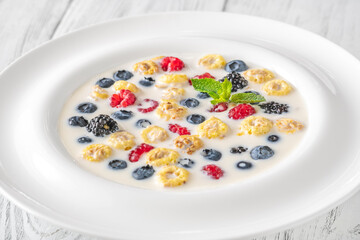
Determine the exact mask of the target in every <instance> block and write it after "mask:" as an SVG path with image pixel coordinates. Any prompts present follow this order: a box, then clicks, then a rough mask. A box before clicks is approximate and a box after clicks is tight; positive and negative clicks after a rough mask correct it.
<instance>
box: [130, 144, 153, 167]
mask: <svg viewBox="0 0 360 240" xmlns="http://www.w3.org/2000/svg"><path fill="white" fill-rule="evenodd" d="M152 149H154V147H153V146H151V145H149V144H146V143H142V144H140V145H139V146H137V147H136V148H135V149H134V150H132V151H131V152H130V154H129V161H130V162H137V161H139V159H140V157H141V155H142V154H143V153H147V152H149V151H150V150H152Z"/></svg>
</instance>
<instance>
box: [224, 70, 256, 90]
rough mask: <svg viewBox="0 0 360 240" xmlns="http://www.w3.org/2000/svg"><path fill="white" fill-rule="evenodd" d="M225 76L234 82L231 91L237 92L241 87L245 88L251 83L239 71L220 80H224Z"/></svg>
mask: <svg viewBox="0 0 360 240" xmlns="http://www.w3.org/2000/svg"><path fill="white" fill-rule="evenodd" d="M225 78H227V79H228V80H229V81H230V82H231V84H232V88H231V92H236V91H237V90H239V89H243V88H244V87H246V86H247V85H248V84H249V82H248V81H247V80H246V79H245V78H244V77H243V76H241V74H240V73H237V72H232V73H229V74H228V75H226V76H225V77H223V78H222V79H220V80H219V81H220V82H223V81H224V80H225Z"/></svg>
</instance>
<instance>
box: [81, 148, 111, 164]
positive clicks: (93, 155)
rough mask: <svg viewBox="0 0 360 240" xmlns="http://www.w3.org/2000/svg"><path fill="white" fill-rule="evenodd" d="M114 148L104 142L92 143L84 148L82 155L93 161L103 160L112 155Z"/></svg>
mask: <svg viewBox="0 0 360 240" xmlns="http://www.w3.org/2000/svg"><path fill="white" fill-rule="evenodd" d="M111 153H112V150H111V148H110V147H109V146H107V145H104V144H91V145H89V146H87V147H86V148H84V149H83V153H82V157H83V158H84V159H85V160H88V161H91V162H101V161H102V160H104V159H106V158H108V157H110V155H111Z"/></svg>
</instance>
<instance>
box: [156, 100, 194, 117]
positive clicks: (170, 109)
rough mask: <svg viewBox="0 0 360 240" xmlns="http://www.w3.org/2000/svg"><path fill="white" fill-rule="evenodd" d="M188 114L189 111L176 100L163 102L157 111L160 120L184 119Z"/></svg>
mask: <svg viewBox="0 0 360 240" xmlns="http://www.w3.org/2000/svg"><path fill="white" fill-rule="evenodd" d="M186 113H187V109H186V108H184V107H181V106H179V105H178V104H177V103H176V102H175V100H173V99H172V100H164V99H163V100H161V103H160V104H159V106H158V107H157V109H156V114H157V115H158V116H159V117H160V118H165V120H167V121H168V120H170V119H182V118H183V117H184V116H185V114H186Z"/></svg>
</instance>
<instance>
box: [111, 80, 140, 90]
mask: <svg viewBox="0 0 360 240" xmlns="http://www.w3.org/2000/svg"><path fill="white" fill-rule="evenodd" d="M114 88H115V90H116V91H120V90H121V89H126V90H129V91H131V92H133V93H136V92H138V91H139V88H138V87H137V86H136V85H135V84H133V83H130V82H128V81H124V80H119V81H116V82H115V83H114Z"/></svg>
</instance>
